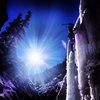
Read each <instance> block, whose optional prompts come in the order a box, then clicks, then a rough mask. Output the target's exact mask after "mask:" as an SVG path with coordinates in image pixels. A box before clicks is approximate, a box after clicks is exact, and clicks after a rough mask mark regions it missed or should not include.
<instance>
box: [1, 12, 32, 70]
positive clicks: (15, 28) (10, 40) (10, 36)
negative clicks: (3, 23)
mask: <svg viewBox="0 0 100 100" xmlns="http://www.w3.org/2000/svg"><path fill="white" fill-rule="evenodd" d="M30 17H31V11H28V12H27V15H26V16H25V18H24V19H22V14H21V13H20V14H19V15H18V16H17V18H16V19H14V20H13V21H12V22H10V23H9V26H7V27H6V29H5V31H3V32H2V33H1V34H0V62H1V64H0V71H2V69H5V68H6V66H7V67H8V66H11V65H9V62H8V55H9V51H10V50H12V49H13V50H14V49H15V47H16V44H17V42H18V41H19V40H20V39H21V38H22V36H23V35H24V34H25V30H24V28H25V27H27V26H28V25H29V19H30Z"/></svg>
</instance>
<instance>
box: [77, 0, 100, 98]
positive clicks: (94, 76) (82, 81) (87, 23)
mask: <svg viewBox="0 0 100 100" xmlns="http://www.w3.org/2000/svg"><path fill="white" fill-rule="evenodd" d="M79 11H80V15H79V18H78V20H77V22H76V25H75V28H76V31H75V49H76V51H75V52H76V53H75V59H76V64H77V66H78V85H79V90H80V95H81V100H100V3H99V0H80V9H79Z"/></svg>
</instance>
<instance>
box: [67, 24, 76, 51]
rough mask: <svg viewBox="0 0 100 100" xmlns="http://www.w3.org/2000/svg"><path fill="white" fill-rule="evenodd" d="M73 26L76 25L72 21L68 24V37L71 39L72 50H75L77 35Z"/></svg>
mask: <svg viewBox="0 0 100 100" xmlns="http://www.w3.org/2000/svg"><path fill="white" fill-rule="evenodd" d="M73 27H74V24H72V23H69V24H68V38H69V41H70V46H71V51H72V52H74V44H75V35H74V32H73Z"/></svg>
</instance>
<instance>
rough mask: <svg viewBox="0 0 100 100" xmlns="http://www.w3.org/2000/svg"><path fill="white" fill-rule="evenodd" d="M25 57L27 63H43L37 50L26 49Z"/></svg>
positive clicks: (41, 56)
mask: <svg viewBox="0 0 100 100" xmlns="http://www.w3.org/2000/svg"><path fill="white" fill-rule="evenodd" d="M25 57H26V60H27V62H28V64H29V65H35V66H36V65H37V66H38V65H43V63H44V57H43V54H42V53H41V52H39V51H38V50H35V51H34V50H29V51H27V52H26V55H25Z"/></svg>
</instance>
